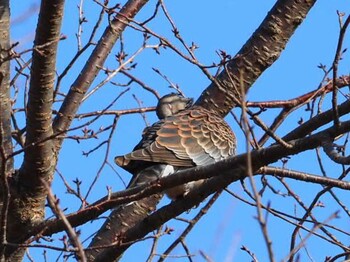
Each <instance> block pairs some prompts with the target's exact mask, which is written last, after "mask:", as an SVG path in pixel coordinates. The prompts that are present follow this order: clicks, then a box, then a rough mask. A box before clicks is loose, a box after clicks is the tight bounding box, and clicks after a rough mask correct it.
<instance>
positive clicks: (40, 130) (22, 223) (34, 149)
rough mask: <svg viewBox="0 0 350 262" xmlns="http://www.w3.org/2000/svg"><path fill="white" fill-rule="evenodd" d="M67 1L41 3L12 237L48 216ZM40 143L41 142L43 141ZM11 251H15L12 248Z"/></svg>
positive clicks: (12, 211) (13, 202)
mask: <svg viewBox="0 0 350 262" xmlns="http://www.w3.org/2000/svg"><path fill="white" fill-rule="evenodd" d="M63 7H64V0H44V1H42V2H41V7H40V13H39V20H38V24H37V29H36V35H35V40H34V48H33V55H32V57H33V60H32V67H31V78H30V87H29V96H28V104H27V119H26V120H27V121H26V124H27V127H26V132H27V136H26V142H25V146H26V150H25V152H24V161H23V164H22V167H21V169H20V172H19V175H18V176H19V177H18V185H14V187H13V190H12V200H11V208H10V212H9V221H11V223H9V227H8V230H9V232H10V234H9V240H10V241H11V242H16V239H17V238H18V237H19V236H20V235H22V234H23V233H24V232H26V231H28V229H29V228H31V227H32V226H33V225H35V224H37V223H39V222H40V221H41V220H42V219H43V218H44V212H45V211H44V210H45V201H46V193H47V190H46V189H45V186H44V185H43V184H42V181H47V182H50V181H51V180H52V176H53V172H54V167H55V165H56V159H55V156H54V151H53V142H52V140H50V139H46V138H48V137H50V136H52V134H53V132H52V102H53V90H54V82H55V77H56V74H55V69H56V55H57V46H58V42H59V38H60V29H61V23H62V17H63ZM43 140H46V141H45V142H42V143H37V142H38V141H43ZM8 252H9V253H11V251H8Z"/></svg>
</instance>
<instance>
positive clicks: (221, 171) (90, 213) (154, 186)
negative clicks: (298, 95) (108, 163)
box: [33, 121, 350, 237]
mask: <svg viewBox="0 0 350 262" xmlns="http://www.w3.org/2000/svg"><path fill="white" fill-rule="evenodd" d="M349 130H350V121H348V122H344V123H342V124H341V126H340V129H339V130H335V129H334V128H328V129H326V130H324V131H321V132H319V133H317V134H314V135H311V136H309V137H306V138H302V139H298V140H293V141H290V143H291V144H292V145H293V148H285V147H283V146H281V145H273V146H270V147H268V148H264V149H260V150H255V151H252V152H251V157H252V168H253V170H254V174H258V173H257V172H259V171H258V169H259V168H260V167H262V166H265V165H268V164H270V163H273V162H276V161H277V160H279V159H280V158H282V157H285V156H288V155H292V154H298V153H300V152H302V151H305V150H309V149H313V148H316V147H318V146H320V145H321V144H322V141H323V140H324V139H325V138H326V137H336V136H337V135H339V133H342V132H348V131H349ZM245 165H246V154H242V155H239V156H236V157H233V158H229V159H227V160H224V161H220V162H217V163H215V164H212V165H208V166H204V167H196V168H191V169H186V170H183V171H180V172H178V173H177V174H176V175H173V176H168V177H164V178H161V179H159V180H156V181H153V182H150V183H148V184H146V185H143V186H137V187H134V188H131V189H128V190H125V191H122V192H117V193H114V194H112V195H111V196H110V197H105V198H103V199H101V200H99V201H97V202H95V203H94V204H92V205H91V206H90V207H87V208H86V209H84V210H81V211H79V212H77V213H75V214H71V215H67V219H68V220H69V222H70V223H71V224H72V226H78V225H81V224H83V223H86V222H88V221H89V220H91V219H92V218H96V217H98V216H99V215H100V214H102V213H104V212H105V211H107V210H108V209H110V208H112V207H114V206H116V205H120V204H124V203H130V202H131V201H136V200H138V199H142V198H144V197H146V196H149V195H151V194H156V193H159V192H161V191H163V190H165V189H167V188H171V187H174V186H176V185H180V184H183V183H187V182H190V181H194V180H199V179H205V178H211V179H210V182H208V183H209V184H210V185H207V186H206V187H205V188H207V189H206V190H208V191H205V190H204V189H203V190H202V189H201V190H200V192H201V194H196V193H194V194H193V195H191V197H187V196H186V197H185V198H184V200H183V201H182V200H181V201H175V202H174V203H178V202H181V204H176V205H175V206H174V210H173V209H172V208H168V209H167V211H164V213H165V217H164V219H166V220H162V222H163V223H164V222H166V221H167V220H168V219H171V218H172V217H175V216H176V215H179V214H181V213H182V212H184V211H186V210H188V209H190V208H192V207H193V206H195V205H197V204H199V203H200V202H201V201H202V200H203V199H204V198H206V197H207V196H208V195H210V194H211V193H212V192H215V191H217V190H220V189H222V188H224V187H226V186H227V185H228V184H230V183H232V182H233V181H237V180H240V179H243V178H245V177H246V173H245V171H244V170H243V171H242V168H239V167H242V166H245ZM236 169H239V170H240V171H237V172H236V171H234V170H236ZM282 175H283V176H285V177H290V178H293V179H298V180H300V181H306V182H312V183H321V184H324V185H332V186H334V187H339V188H342V189H346V190H349V189H350V183H348V182H345V181H343V183H339V181H335V180H332V179H331V178H328V179H326V178H323V179H321V178H320V177H319V176H312V175H310V174H309V175H304V176H302V175H301V176H295V175H290V173H288V172H286V173H283V174H281V176H282ZM208 188H209V189H208ZM185 199H186V200H185ZM157 212H158V211H157ZM162 212H163V211H162ZM166 212H169V213H166ZM162 214H163V213H162ZM163 215H164V214H163ZM163 215H162V216H163ZM169 216H171V217H169ZM162 219H163V217H162ZM147 220H148V219H147ZM157 223H158V222H157ZM159 223H160V222H159ZM157 225H158V227H159V225H161V223H160V224H157ZM158 227H157V228H158ZM62 230H63V225H62V222H61V221H59V220H52V221H48V222H45V223H43V225H41V226H39V227H37V228H36V229H35V232H36V233H35V232H34V233H33V234H34V235H35V234H37V233H39V232H40V235H51V234H53V233H56V232H60V231H62ZM132 230H134V229H132ZM142 230H146V229H145V228H143V229H142ZM150 230H153V229H152V228H151V229H150ZM132 232H133V234H136V233H135V232H134V231H132ZM140 232H141V231H140ZM124 237H126V236H124ZM130 237H131V236H130Z"/></svg>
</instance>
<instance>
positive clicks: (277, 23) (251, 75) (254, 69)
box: [196, 0, 316, 116]
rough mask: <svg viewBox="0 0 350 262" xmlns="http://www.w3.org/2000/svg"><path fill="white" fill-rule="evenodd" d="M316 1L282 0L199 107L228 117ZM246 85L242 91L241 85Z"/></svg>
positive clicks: (200, 102)
mask: <svg viewBox="0 0 350 262" xmlns="http://www.w3.org/2000/svg"><path fill="white" fill-rule="evenodd" d="M315 2H316V0H305V1H298V0H279V1H277V2H276V4H275V5H274V7H273V8H272V9H271V10H270V12H269V13H268V14H267V16H266V17H265V19H264V21H263V22H262V23H261V25H260V26H259V28H258V29H257V30H256V31H255V32H254V33H253V35H252V36H251V37H250V38H249V40H248V41H247V42H246V43H245V45H244V46H243V47H242V48H241V50H240V51H239V52H238V53H237V54H236V56H235V57H234V58H233V59H232V60H231V61H229V62H228V64H227V65H226V69H225V70H224V71H222V72H221V73H220V74H219V76H218V77H217V78H216V79H215V80H214V79H213V80H214V81H213V82H212V83H211V84H210V85H209V86H208V87H207V88H206V90H204V92H203V93H202V95H201V97H200V98H199V99H198V101H197V102H196V104H198V105H201V106H203V107H205V108H207V109H211V110H215V111H218V112H219V113H220V114H221V115H222V116H225V115H227V114H228V113H229V111H230V110H231V109H232V108H233V107H234V106H236V105H237V100H238V101H241V99H240V97H241V95H240V94H241V90H245V92H247V91H248V89H249V88H250V87H251V86H252V85H253V84H254V82H255V81H256V79H257V78H258V77H259V76H260V75H261V74H262V73H263V72H264V71H265V70H266V69H267V68H268V67H270V66H271V65H272V64H273V63H274V62H275V61H276V60H277V59H278V58H279V56H280V54H281V52H282V51H283V49H284V48H285V46H286V44H287V42H288V41H289V39H290V38H291V37H292V35H293V33H294V32H295V30H296V29H297V27H298V26H299V25H300V24H301V23H302V22H303V20H304V18H305V17H306V15H307V14H308V12H309V11H310V9H311V8H312V6H313V5H314V3H315ZM242 83H244V86H243V87H242V88H241V87H240V85H241V84H242Z"/></svg>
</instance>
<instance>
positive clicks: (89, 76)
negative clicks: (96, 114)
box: [53, 0, 148, 148]
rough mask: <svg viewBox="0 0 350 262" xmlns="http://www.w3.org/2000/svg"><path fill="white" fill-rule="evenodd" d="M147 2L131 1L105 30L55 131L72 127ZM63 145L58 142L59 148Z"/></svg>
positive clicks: (71, 94)
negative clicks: (123, 34) (118, 44)
mask: <svg viewBox="0 0 350 262" xmlns="http://www.w3.org/2000/svg"><path fill="white" fill-rule="evenodd" d="M147 2H148V1H147V0H129V1H128V2H127V3H126V4H125V5H124V7H123V8H122V9H121V10H120V12H119V13H118V14H117V15H116V17H115V18H114V19H113V20H112V21H110V24H109V26H108V27H107V28H106V29H105V31H104V33H103V35H102V37H101V39H100V41H99V42H98V43H97V45H96V47H95V49H94V50H93V52H92V54H91V56H90V57H89V59H88V61H87V63H86V64H85V66H84V68H83V70H82V72H81V73H80V74H79V76H78V78H77V79H76V80H75V81H74V83H73V84H72V86H71V88H70V90H69V92H68V94H67V96H66V98H65V99H64V102H63V104H62V106H61V108H60V110H59V112H58V114H57V116H56V118H55V120H54V125H53V128H54V131H55V132H65V131H66V130H67V129H68V128H69V126H70V125H71V123H72V121H73V119H74V116H75V114H76V112H77V110H78V108H79V106H80V104H81V102H82V100H83V98H84V95H85V94H86V92H87V90H88V89H89V87H90V85H91V83H92V82H93V81H94V79H95V77H96V76H97V74H98V72H99V71H100V70H101V68H103V64H104V62H105V61H106V59H107V56H108V55H109V53H110V52H111V50H112V48H113V46H114V44H115V43H116V41H117V40H118V38H119V37H120V34H121V33H122V32H123V31H124V29H125V28H126V26H127V25H128V23H129V22H130V20H131V19H132V18H133V17H134V16H135V15H136V14H137V13H138V12H139V11H140V10H141V8H142V7H143V6H144V5H145V4H146V3H147ZM61 144H62V140H58V143H57V145H56V146H57V147H58V148H59V147H60V145H61Z"/></svg>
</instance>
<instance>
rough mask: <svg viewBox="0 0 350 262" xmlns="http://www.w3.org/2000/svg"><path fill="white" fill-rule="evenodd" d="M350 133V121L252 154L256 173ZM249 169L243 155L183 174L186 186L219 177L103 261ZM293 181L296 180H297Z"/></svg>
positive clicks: (155, 217) (122, 241)
mask: <svg viewBox="0 0 350 262" xmlns="http://www.w3.org/2000/svg"><path fill="white" fill-rule="evenodd" d="M349 130H350V121H347V122H343V123H341V125H340V127H339V130H338V129H337V128H335V127H331V128H328V129H326V130H324V131H321V132H319V133H317V134H314V135H311V136H309V137H306V138H302V139H298V140H293V141H289V143H290V144H292V145H293V147H292V148H285V147H283V146H281V145H273V146H270V147H268V148H264V149H261V150H256V151H252V152H250V155H251V161H252V170H253V171H254V172H256V171H257V170H258V169H259V168H261V167H263V166H265V165H268V164H271V163H274V162H276V161H278V160H279V159H281V158H282V157H285V156H288V155H294V154H298V153H300V152H303V151H306V150H310V149H314V148H316V147H318V146H320V145H321V144H322V142H323V141H324V139H325V138H327V139H329V138H334V137H336V136H338V135H340V134H342V133H344V132H348V131H349ZM246 165H247V155H246V154H242V155H239V156H236V157H233V158H229V159H226V160H223V161H220V162H217V163H215V164H212V165H208V166H204V167H196V168H191V169H188V170H185V171H182V172H179V173H178V176H177V178H178V179H179V178H180V179H182V180H181V181H182V182H187V181H186V180H187V179H186V175H187V176H190V173H191V171H192V172H196V176H197V178H198V179H199V178H203V177H207V178H209V177H211V176H213V175H214V176H215V177H212V178H211V179H209V180H207V181H206V183H204V184H203V186H200V187H199V188H198V189H197V190H194V191H193V192H191V193H189V194H188V195H186V196H185V197H184V198H182V199H179V200H177V201H174V202H172V203H171V204H169V205H167V206H164V207H162V208H160V209H159V210H157V211H156V212H154V213H153V214H151V215H149V216H148V217H147V218H145V219H144V220H142V221H141V222H140V223H139V224H138V225H136V226H135V227H131V228H130V229H129V230H128V231H126V232H125V233H124V234H123V235H122V236H120V237H119V238H118V240H119V241H118V242H117V243H116V246H113V247H111V248H108V249H106V250H104V251H103V252H102V253H101V254H100V257H101V259H107V260H101V261H114V260H115V259H116V258H118V257H119V256H120V255H121V254H122V253H123V252H124V251H125V250H126V249H127V248H128V247H129V246H130V245H131V244H132V243H133V241H135V240H137V239H140V238H142V237H143V236H145V235H146V234H148V233H149V232H152V231H153V230H155V229H157V228H158V227H159V226H160V225H162V224H164V223H166V222H167V221H168V220H170V219H172V218H174V217H176V216H178V215H180V214H181V213H183V212H185V211H186V210H189V209H191V208H193V207H194V206H196V205H198V204H199V203H201V202H202V201H203V200H204V199H205V198H206V197H208V196H209V195H211V194H212V193H214V192H216V191H218V190H221V189H222V188H225V187H227V186H228V185H229V184H230V183H232V182H234V181H237V180H240V179H244V178H246V177H247V173H246ZM180 174H181V176H180ZM215 174H216V175H215ZM285 175H286V176H287V177H288V172H286V173H285ZM291 177H292V178H293V176H291ZM294 178H295V177H294ZM306 178H307V176H305V177H302V176H300V179H301V180H304V179H305V181H308V182H317V181H318V180H317V179H310V180H308V179H306Z"/></svg>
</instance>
